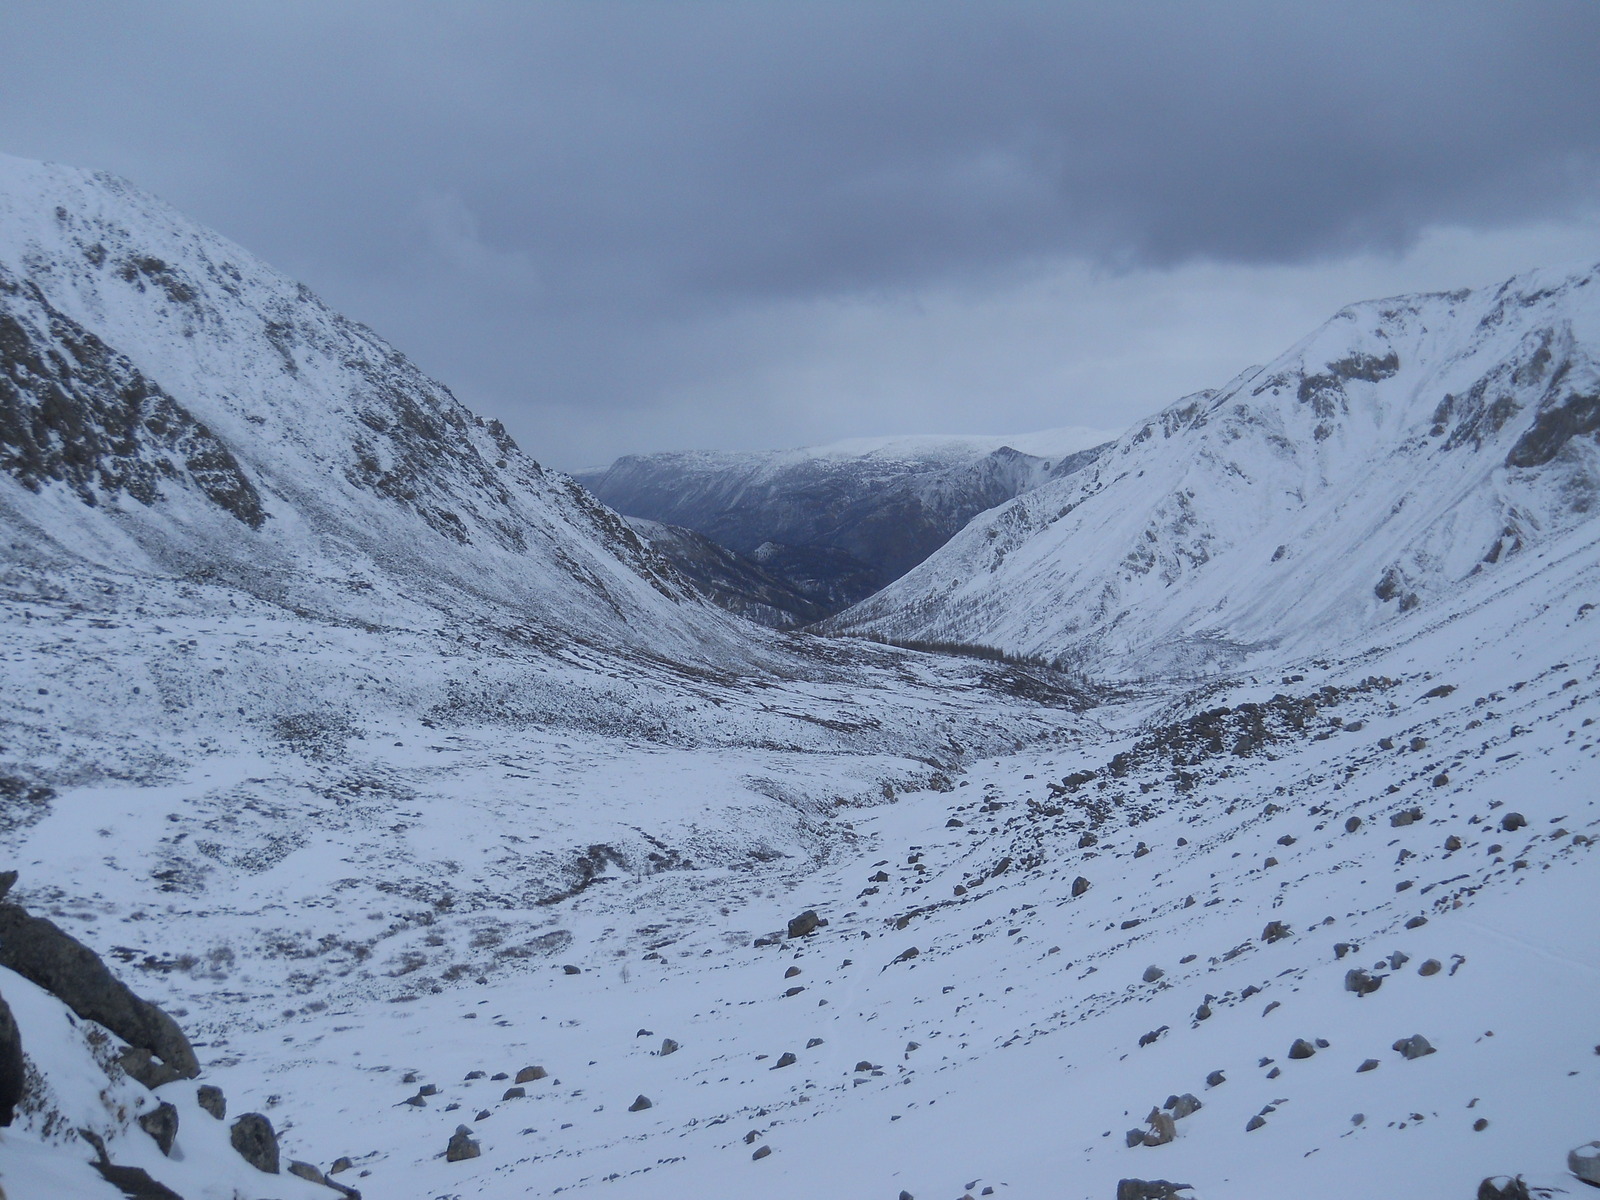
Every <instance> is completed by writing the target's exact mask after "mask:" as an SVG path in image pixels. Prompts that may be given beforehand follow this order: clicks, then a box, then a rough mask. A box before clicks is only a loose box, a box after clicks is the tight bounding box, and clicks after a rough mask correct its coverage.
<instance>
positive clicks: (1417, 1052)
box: [1394, 1033, 1434, 1059]
mask: <svg viewBox="0 0 1600 1200" xmlns="http://www.w3.org/2000/svg"><path fill="white" fill-rule="evenodd" d="M1394 1049H1396V1050H1398V1051H1399V1052H1400V1053H1401V1054H1403V1055H1404V1056H1405V1057H1406V1058H1408V1059H1413V1058H1422V1057H1424V1056H1426V1055H1429V1054H1432V1053H1433V1052H1434V1049H1433V1047H1432V1046H1431V1045H1429V1043H1428V1039H1427V1038H1425V1037H1423V1036H1422V1035H1421V1034H1420V1033H1414V1034H1412V1035H1411V1036H1410V1037H1407V1038H1401V1039H1400V1040H1399V1041H1397V1042H1396V1043H1395V1044H1394Z"/></svg>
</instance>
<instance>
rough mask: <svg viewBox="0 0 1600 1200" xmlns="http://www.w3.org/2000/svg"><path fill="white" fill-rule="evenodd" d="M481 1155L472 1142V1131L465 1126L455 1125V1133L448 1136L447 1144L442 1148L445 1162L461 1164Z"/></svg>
mask: <svg viewBox="0 0 1600 1200" xmlns="http://www.w3.org/2000/svg"><path fill="white" fill-rule="evenodd" d="M481 1153H483V1151H482V1150H481V1149H479V1147H478V1143H477V1142H476V1141H474V1140H473V1137H472V1130H470V1129H468V1128H467V1127H466V1126H465V1125H457V1126H456V1131H455V1132H454V1133H452V1134H451V1135H450V1141H449V1144H447V1145H446V1146H445V1148H444V1160H445V1162H462V1161H463V1160H465V1159H469V1158H477V1157H478V1155H480V1154H481Z"/></svg>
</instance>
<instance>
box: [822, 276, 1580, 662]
mask: <svg viewBox="0 0 1600 1200" xmlns="http://www.w3.org/2000/svg"><path fill="white" fill-rule="evenodd" d="M1595 278H1596V273H1595V269H1594V268H1593V267H1586V268H1574V269H1572V270H1568V271H1546V272H1533V273H1530V274H1528V275H1526V276H1522V277H1519V278H1517V279H1515V280H1512V281H1510V282H1508V283H1507V284H1505V285H1504V286H1503V287H1501V288H1499V289H1484V290H1483V291H1481V292H1472V293H1467V292H1457V293H1449V294H1443V295H1434V296H1420V297H1406V298H1401V299H1398V300H1387V301H1373V302H1370V303H1367V304H1362V305H1356V306H1352V307H1351V308H1348V309H1345V310H1344V311H1343V312H1341V313H1339V314H1338V315H1337V316H1335V317H1334V318H1333V319H1332V320H1331V321H1329V322H1328V323H1327V325H1325V326H1324V327H1323V328H1322V329H1320V330H1318V331H1317V332H1315V333H1314V334H1312V335H1311V336H1310V337H1308V338H1307V339H1305V340H1304V341H1303V342H1301V343H1300V344H1299V345H1298V346H1296V347H1294V348H1292V349H1291V350H1290V351H1289V352H1287V353H1286V354H1285V355H1283V356H1282V357H1280V358H1279V359H1278V360H1276V361H1275V362H1273V363H1272V364H1269V365H1268V366H1267V367H1265V368H1262V369H1260V370H1258V371H1254V372H1249V373H1246V374H1245V375H1244V376H1241V377H1240V378H1239V379H1237V380H1235V381H1233V382H1232V383H1230V384H1229V385H1228V386H1227V387H1226V388H1224V389H1223V390H1222V391H1220V392H1207V393H1200V394H1198V395H1196V396H1191V397H1187V398H1185V399H1184V400H1181V401H1179V402H1178V403H1176V404H1174V405H1173V406H1171V407H1170V408H1168V409H1167V410H1165V411H1164V412H1162V413H1160V414H1157V416H1155V417H1153V418H1152V419H1151V420H1150V421H1148V422H1145V423H1142V424H1141V425H1140V426H1138V427H1136V428H1135V429H1134V430H1132V431H1130V432H1129V433H1128V434H1125V435H1124V436H1123V437H1122V438H1121V439H1120V440H1119V441H1118V443H1117V444H1116V445H1115V446H1114V447H1113V448H1112V449H1111V450H1109V451H1108V452H1107V453H1106V454H1104V455H1103V456H1102V457H1101V458H1099V459H1098V460H1097V461H1096V462H1095V463H1094V464H1093V465H1091V466H1090V467H1087V468H1085V469H1084V470H1082V471H1080V472H1077V473H1075V474H1073V475H1071V476H1069V477H1067V478H1065V479H1061V480H1057V481H1055V482H1052V483H1049V484H1046V485H1044V486H1042V487H1039V488H1037V489H1035V490H1033V491H1031V492H1027V493H1024V494H1023V495H1021V496H1019V497H1018V498H1017V499H1015V500H1014V501H1012V502H1011V503H1009V504H1006V505H1003V506H1001V507H999V508H997V509H994V510H992V511H991V512H989V513H986V514H984V515H982V516H980V517H979V518H977V519H975V520H974V521H972V522H971V523H970V524H969V525H968V526H967V527H966V528H965V529H964V530H962V531H961V533H959V534H958V535H957V536H956V537H955V538H953V539H952V540H951V541H950V542H949V543H948V544H947V545H946V546H945V547H944V548H943V549H942V550H941V551H940V552H938V553H937V554H936V555H934V556H933V557H931V558H930V559H928V560H927V561H925V562H924V563H922V564H921V565H920V566H919V567H917V568H916V569H915V570H913V571H912V572H910V573H909V574H907V575H906V576H905V577H903V578H902V579H900V580H899V581H897V582H896V583H894V584H892V585H891V586H890V587H888V588H886V589H884V590H883V591H882V592H879V593H878V594H876V595H874V596H872V597H870V598H869V599H867V600H865V601H863V602H862V603H861V604H859V605H857V606H856V607H855V608H854V609H851V610H849V611H847V612H845V613H842V614H840V615H839V616H837V617H834V618H832V619H831V620H830V621H829V622H827V623H826V626H825V627H826V628H830V629H832V630H834V631H836V632H852V633H876V634H880V635H886V636H888V637H891V638H900V639H912V640H921V641H958V642H971V643H979V644H984V645H992V646H998V647H1001V648H1003V649H1006V650H1008V651H1011V652H1013V653H1020V654H1028V655H1038V656H1041V657H1044V658H1048V659H1062V660H1064V661H1069V662H1072V663H1075V664H1077V665H1080V666H1082V667H1084V668H1085V669H1088V670H1090V671H1092V672H1093V673H1095V674H1097V675H1102V676H1111V677H1122V678H1137V677H1143V676H1154V675H1176V676H1179V677H1191V678H1192V677H1196V676H1198V675H1202V674H1205V673H1207V672H1208V671H1211V670H1217V669H1224V670H1225V669H1231V668H1233V667H1235V666H1239V665H1243V664H1245V663H1248V662H1249V661H1250V660H1251V656H1252V655H1258V656H1259V655H1265V657H1266V658H1274V657H1276V658H1281V657H1282V656H1283V655H1284V654H1286V653H1308V652H1310V651H1312V650H1313V649H1314V648H1315V647H1317V646H1319V645H1325V644H1327V643H1328V642H1329V641H1330V640H1336V639H1339V638H1342V637H1348V636H1352V635H1356V634H1360V633H1362V632H1364V631H1367V630H1369V629H1373V628H1375V627H1380V626H1382V625H1385V624H1389V623H1392V622H1396V621H1398V620H1400V619H1402V617H1403V615H1404V609H1406V608H1409V607H1411V606H1413V605H1414V604H1416V603H1425V602H1427V601H1428V600H1430V599H1433V598H1437V597H1440V596H1443V595H1445V594H1447V593H1449V592H1450V591H1451V590H1452V589H1454V588H1455V587H1457V586H1458V585H1460V584H1461V583H1462V582H1463V581H1464V580H1466V579H1467V578H1468V577H1469V576H1471V575H1472V574H1473V573H1474V572H1483V571H1489V572H1492V571H1494V570H1496V569H1498V564H1499V563H1500V562H1501V561H1503V560H1504V559H1505V558H1506V557H1508V556H1510V555H1513V554H1515V553H1517V552H1519V548H1522V547H1526V546H1529V545H1535V544H1539V543H1540V542H1541V541H1542V540H1543V539H1545V538H1548V537H1552V536H1555V535H1557V534H1560V533H1562V532H1563V531H1565V530H1568V529H1572V528H1578V527H1586V528H1590V529H1591V530H1592V529H1593V528H1594V525H1593V521H1592V520H1591V513H1592V511H1593V508H1594V505H1595V503H1596V497H1597V493H1600V447H1597V446H1596V444H1595V443H1594V440H1593V438H1592V437H1584V436H1577V437H1573V438H1572V439H1571V440H1570V441H1568V442H1566V443H1565V445H1564V447H1563V448H1562V450H1561V452H1560V453H1559V454H1557V455H1556V456H1555V457H1554V458H1553V459H1552V460H1550V461H1548V462H1543V463H1540V464H1538V465H1532V466H1524V465H1516V464H1514V463H1513V462H1512V461H1511V460H1512V459H1513V458H1515V457H1516V451H1517V448H1518V447H1519V446H1522V445H1524V444H1525V442H1524V439H1525V438H1527V437H1528V436H1529V434H1530V431H1532V430H1535V429H1537V428H1539V427H1540V422H1541V421H1542V420H1545V419H1546V418H1547V414H1549V413H1551V412H1552V411H1553V410H1557V409H1559V408H1560V407H1561V406H1562V405H1563V404H1567V405H1568V406H1569V407H1570V406H1572V405H1579V406H1581V405H1582V404H1583V403H1586V401H1583V400H1582V399H1581V398H1582V397H1583V396H1586V395H1588V394H1591V393H1592V392H1593V391H1594V389H1595V388H1596V386H1600V367H1597V366H1596V361H1597V359H1600V351H1597V349H1596V348H1597V347H1600V291H1596V290H1595V289H1594V288H1592V287H1591V286H1590V285H1591V283H1592V282H1593V280H1594V279H1595ZM1386 579H1387V580H1389V581H1390V585H1389V586H1388V587H1385V586H1384V583H1385V580H1386ZM1380 590H1382V591H1389V592H1391V593H1392V594H1391V595H1390V596H1389V598H1387V599H1385V597H1384V596H1383V595H1382V594H1380Z"/></svg>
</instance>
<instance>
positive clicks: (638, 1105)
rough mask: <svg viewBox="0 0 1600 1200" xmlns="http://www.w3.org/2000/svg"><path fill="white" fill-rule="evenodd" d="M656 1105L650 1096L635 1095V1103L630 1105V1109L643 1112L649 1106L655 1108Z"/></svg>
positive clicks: (630, 1110)
mask: <svg viewBox="0 0 1600 1200" xmlns="http://www.w3.org/2000/svg"><path fill="white" fill-rule="evenodd" d="M654 1107H655V1105H654V1104H653V1103H652V1102H651V1100H650V1097H649V1096H645V1095H640V1096H636V1097H634V1101H633V1103H632V1104H630V1105H628V1111H629V1112H643V1111H644V1110H645V1109H647V1108H654Z"/></svg>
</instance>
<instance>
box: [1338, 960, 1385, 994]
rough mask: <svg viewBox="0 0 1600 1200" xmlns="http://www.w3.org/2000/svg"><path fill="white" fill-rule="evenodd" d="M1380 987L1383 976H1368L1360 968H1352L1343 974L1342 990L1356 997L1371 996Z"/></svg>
mask: <svg viewBox="0 0 1600 1200" xmlns="http://www.w3.org/2000/svg"><path fill="white" fill-rule="evenodd" d="M1382 986H1383V976H1381V975H1368V974H1367V973H1366V972H1365V971H1363V970H1362V969H1361V968H1360V967H1352V968H1351V969H1350V970H1348V971H1346V972H1345V973H1344V990H1345V991H1347V992H1354V993H1355V994H1356V995H1358V996H1367V995H1371V994H1372V993H1373V992H1375V991H1377V990H1378V989H1379V988H1380V987H1382Z"/></svg>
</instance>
